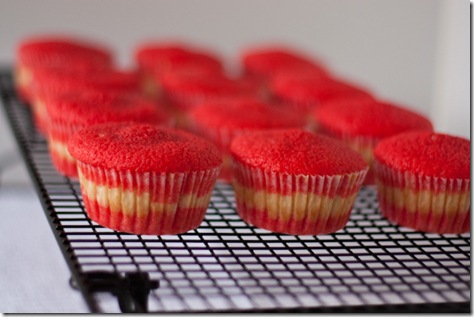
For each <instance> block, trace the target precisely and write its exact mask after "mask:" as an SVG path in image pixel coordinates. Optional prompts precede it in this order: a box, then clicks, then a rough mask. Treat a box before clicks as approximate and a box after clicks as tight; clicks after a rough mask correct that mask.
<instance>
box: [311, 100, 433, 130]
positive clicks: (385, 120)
mask: <svg viewBox="0 0 474 317" xmlns="http://www.w3.org/2000/svg"><path fill="white" fill-rule="evenodd" d="M315 119H316V121H317V123H318V124H319V125H320V127H321V128H322V130H323V131H324V130H328V131H330V132H332V133H337V134H342V135H350V136H369V137H375V138H385V137H389V136H392V135H395V134H398V133H402V132H407V131H410V130H429V131H432V130H433V126H432V124H431V122H430V121H429V120H428V119H426V118H425V117H423V116H421V115H419V114H417V113H415V112H413V111H410V110H408V109H404V108H402V107H399V106H396V105H394V104H391V103H387V102H382V101H378V100H375V99H373V100H370V99H366V98H359V99H357V98H354V99H338V100H335V101H334V103H327V104H325V105H323V106H321V107H317V108H316V110H315Z"/></svg>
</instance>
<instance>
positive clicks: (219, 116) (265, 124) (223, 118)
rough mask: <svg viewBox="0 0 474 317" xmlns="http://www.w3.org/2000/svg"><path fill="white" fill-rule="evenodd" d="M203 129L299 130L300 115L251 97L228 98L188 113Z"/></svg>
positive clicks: (301, 121) (303, 120)
mask: <svg viewBox="0 0 474 317" xmlns="http://www.w3.org/2000/svg"><path fill="white" fill-rule="evenodd" d="M190 116H191V118H192V119H194V120H195V121H196V122H199V124H200V125H201V126H203V127H209V128H227V129H241V130H245V129H272V128H302V127H304V125H305V123H306V120H305V118H304V117H303V116H301V115H300V114H297V113H295V112H291V111H289V110H288V109H287V108H283V107H278V106H276V105H273V104H269V103H265V102H263V101H259V100H257V99H254V98H229V99H227V100H226V99H223V100H219V101H217V100H216V101H211V102H209V103H205V104H200V105H199V106H198V107H196V108H195V109H194V110H193V111H192V112H191V114H190Z"/></svg>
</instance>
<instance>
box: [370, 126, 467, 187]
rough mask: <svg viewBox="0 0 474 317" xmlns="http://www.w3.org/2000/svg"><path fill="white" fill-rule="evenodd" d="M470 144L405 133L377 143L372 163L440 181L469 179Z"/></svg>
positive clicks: (434, 135) (451, 138)
mask: <svg viewBox="0 0 474 317" xmlns="http://www.w3.org/2000/svg"><path fill="white" fill-rule="evenodd" d="M470 145H471V143H470V142H469V140H467V139H463V138H459V137H455V136H451V135H447V134H441V133H435V132H409V133H403V134H399V135H396V136H393V137H391V138H387V139H384V140H382V141H380V143H379V144H378V145H377V147H376V148H375V150H374V155H375V158H376V160H378V161H380V162H381V163H383V164H385V165H388V166H389V167H391V168H394V169H396V170H398V171H402V172H405V171H409V172H412V173H415V174H418V175H424V176H431V177H441V178H459V179H470V178H471V176H470V175H471V174H470V173H471V151H470Z"/></svg>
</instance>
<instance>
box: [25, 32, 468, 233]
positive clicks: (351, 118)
mask: <svg viewBox="0 0 474 317" xmlns="http://www.w3.org/2000/svg"><path fill="white" fill-rule="evenodd" d="M18 56H19V58H18V62H17V67H16V73H17V76H16V79H17V86H18V87H19V92H20V94H21V96H23V98H25V99H26V100H30V101H31V103H32V105H33V110H34V113H35V118H36V121H37V123H38V127H39V128H40V129H42V130H43V131H44V133H46V135H47V136H48V140H49V148H50V151H51V155H52V158H53V162H54V163H55V166H56V167H57V168H58V170H59V171H61V172H62V173H64V174H66V175H68V176H77V175H78V169H77V166H76V165H77V164H76V158H75V157H73V156H71V155H70V154H69V152H68V150H67V142H68V141H69V139H70V138H71V137H72V136H73V135H74V134H75V133H76V132H77V131H79V130H81V129H83V128H85V127H87V126H91V125H95V124H100V123H104V122H123V121H135V122H141V123H152V124H155V125H156V124H158V125H164V126H171V125H174V124H175V125H177V126H178V127H180V128H185V129H187V130H189V131H191V132H193V133H196V134H199V135H200V136H203V137H205V138H207V139H209V140H210V141H212V142H213V143H214V144H215V145H217V147H218V149H219V150H220V152H221V154H223V157H224V167H223V169H222V173H221V174H220V177H221V178H223V179H226V180H230V179H231V178H232V175H240V174H239V173H240V172H239V171H238V170H237V171H236V170H235V169H234V171H232V163H231V162H232V159H231V143H232V140H233V139H234V138H236V137H238V136H239V135H246V134H248V133H250V132H253V131H259V130H268V129H284V128H306V129H308V130H314V131H316V132H318V133H324V134H327V135H329V136H331V137H333V138H337V139H340V140H342V141H343V142H345V143H346V144H347V145H349V146H350V147H352V148H353V149H354V150H356V151H358V152H359V153H360V154H362V155H363V157H364V159H365V160H366V162H367V163H368V164H369V165H372V163H373V161H374V157H373V149H374V147H375V146H376V145H377V144H378V143H379V142H380V141H381V140H383V139H385V138H388V137H390V136H393V135H397V134H400V133H403V132H407V131H411V130H427V131H431V130H432V125H431V123H430V122H429V120H427V119H426V118H424V117H422V116H421V115H419V114H416V113H414V112H412V111H409V110H408V109H405V108H403V107H400V106H397V105H394V104H391V103H388V102H385V101H381V100H379V99H377V98H376V97H375V96H374V95H372V94H371V93H369V92H368V91H367V90H366V89H363V88H361V87H358V86H355V85H353V84H350V83H348V82H347V81H343V80H341V79H336V78H335V77H334V76H333V75H331V74H330V73H329V71H328V70H327V68H323V67H322V66H321V64H320V63H318V62H316V61H315V60H313V59H310V58H308V57H307V56H303V55H302V54H300V53H297V52H295V51H291V50H289V49H286V50H284V49H281V48H280V49H276V48H263V49H254V50H250V51H248V52H246V53H244V54H243V55H242V59H241V64H242V68H243V76H242V77H240V78H238V79H236V78H230V77H229V76H228V75H226V74H225V72H224V66H223V63H222V62H221V60H220V59H219V58H217V56H216V55H214V54H212V53H210V52H209V51H202V50H197V49H195V48H191V47H190V46H187V45H184V44H182V43H177V44H176V43H174V44H173V43H167V44H164V43H147V44H145V45H143V46H141V47H139V48H138V49H137V51H136V54H135V59H136V62H137V65H138V68H137V70H136V71H132V72H123V71H118V70H117V69H116V68H115V66H114V65H113V58H112V55H111V54H110V52H109V51H107V50H105V49H103V48H99V47H97V46H94V45H92V44H90V43H86V42H80V41H78V40H71V39H33V40H28V41H25V42H24V43H23V45H21V46H20V49H19V54H18ZM310 152H311V150H310V149H306V152H302V153H303V154H301V153H300V154H298V155H300V157H299V159H301V160H305V156H307V157H310V156H311V154H310ZM130 155H131V154H130ZM287 155H288V156H289V157H291V155H290V154H287ZM301 155H303V156H301ZM333 157H337V154H334V153H333V155H331V161H330V162H332V164H336V163H335V159H334V158H333ZM266 159H268V158H265V157H262V158H261V160H266ZM306 160H307V158H306ZM234 161H235V160H234ZM372 170H373V169H371V170H370V171H369V174H368V176H367V177H366V183H373V182H374V177H373V174H372ZM359 172H360V171H359ZM323 173H324V171H323ZM364 175H365V174H364ZM306 176H308V175H306ZM313 176H314V175H313ZM362 179H363V177H362ZM86 183H87V182H86ZM234 184H237V185H235V186H236V188H242V186H241V185H239V184H238V180H237V179H235V181H234ZM351 184H352V186H353V187H352V189H353V190H355V193H356V192H357V190H358V188H359V187H360V185H358V184H356V183H351ZM379 184H380V182H379ZM404 184H405V183H404ZM94 186H95V185H94ZM94 186H92V187H94ZM239 186H240V187H239ZM271 186H273V185H271ZM332 186H335V187H338V186H336V185H332ZM463 186H464V187H465V185H463ZM461 187H462V186H461ZM464 187H463V188H464ZM94 188H96V187H94ZM449 188H450V187H449ZM449 188H448V190H447V192H450V191H451V190H450V189H449ZM417 190H418V188H417ZM247 192H248V191H242V190H238V189H236V195H237V196H238V197H242V195H241V194H242V193H247ZM385 192H386V191H384V190H379V195H380V194H381V193H382V194H383V193H385ZM402 192H403V191H402ZM451 192H453V193H454V191H451ZM239 193H240V194H239ZM239 195H240V196H239ZM257 195H262V193H258V194H257ZM284 195H286V194H284ZM388 195H391V196H390V197H392V196H393V191H391V192H390V194H388ZM405 196H406V195H405ZM405 196H397V197H398V198H397V199H396V200H399V198H400V197H401V198H403V197H405ZM121 197H122V196H121ZM244 197H247V198H248V194H244ZM305 197H306V196H305ZM406 197H408V196H406ZM463 197H464V196H463ZM319 199H321V197H319ZM409 199H411V200H413V197H411V196H410V198H405V200H407V201H408V200H409ZM415 199H417V198H415ZM433 199H434V198H433ZM436 199H438V200H439V198H436ZM463 199H464V198H463ZM387 200H388V199H385V201H387ZM402 200H403V199H402ZM418 200H419V199H418ZM418 200H416V201H418ZM237 201H239V199H237ZM277 201H280V200H278V199H277ZM283 201H284V200H283ZM324 201H326V200H324ZM381 201H383V199H381ZM391 201H392V205H393V199H391ZM457 201H458V203H459V204H460V200H459V199H458V200H457ZM349 202H350V200H349ZM352 202H353V200H352ZM462 202H463V204H464V205H465V203H466V199H464V200H462ZM468 203H469V201H468ZM272 204H273V205H274V203H272ZM283 204H284V203H283ZM420 204H421V203H420ZM452 204H454V203H451V205H452ZM459 204H458V205H459ZM244 205H245V204H240V206H241V207H239V213H240V211H242V210H243V209H244V207H242V206H244ZM295 205H299V206H301V203H295ZM415 205H416V204H415ZM425 205H426V202H425ZM438 205H439V204H438ZM448 205H449V204H447V205H446V206H448ZM461 205H462V204H461ZM464 205H463V206H464ZM137 206H138V205H137ZM176 206H177V205H175V208H176ZM206 206H207V205H206ZM260 206H261V204H260ZM292 206H293V205H292ZM321 206H322V205H321ZM324 206H325V207H328V205H327V204H324ZM336 206H338V204H336ZM344 206H346V205H344ZM348 206H349V207H351V206H352V203H348ZM443 206H444V205H443ZM469 206H470V204H469ZM346 207H347V206H346ZM307 208H308V210H313V209H314V206H313V207H311V208H310V207H309V205H308V207H307ZM440 208H441V207H439V208H438V209H440ZM90 209H91V207H89V208H88V210H90ZM343 209H344V208H343ZM425 209H426V208H425ZM441 209H442V210H448V208H445V209H443V208H441ZM451 209H452V208H451ZM461 209H462V208H461ZM468 209H469V208H468ZM318 210H319V209H317V208H316V209H315V210H313V211H311V212H312V213H314V212H316V214H317V213H318V212H319V211H318ZM382 210H388V207H382ZM463 210H464V209H463ZM204 212H205V209H204ZM349 212H350V208H349V209H348V211H347V210H345V213H344V217H346V216H348V214H349ZM450 212H451V211H450ZM284 213H286V214H287V213H288V212H287V211H285V212H284ZM300 213H301V212H300ZM446 213H448V212H446ZM463 213H464V214H465V212H464V211H463ZM202 214H203V213H202ZM277 214H278V213H277ZM241 215H242V217H243V218H244V219H245V220H247V221H249V222H251V223H254V224H256V225H259V226H262V227H266V228H268V229H270V230H275V231H278V232H289V233H300V234H302V233H306V234H308V233H312V234H317V233H322V232H325V231H324V230H323V231H321V230H320V228H319V229H317V230H316V229H314V228H313V229H314V230H316V231H314V230H313V231H311V232H310V231H304V230H303V229H302V228H300V229H301V230H296V231H295V230H290V231H289V229H288V230H285V229H284V228H283V227H285V225H283V227H282V225H281V224H280V225H278V226H279V227H272V226H270V227H268V226H265V225H262V224H260V223H255V221H252V220H249V219H250V218H248V217H246V216H244V215H243V214H242V213H241ZM273 215H275V212H273ZM386 215H387V216H388V217H389V219H391V220H393V221H395V222H396V223H400V224H403V225H407V226H411V227H416V228H417V229H420V230H431V231H433V230H434V231H441V230H436V228H435V226H434V225H431V226H430V229H423V228H424V227H420V226H415V225H414V224H412V223H411V222H403V221H400V220H399V219H398V218H396V217H391V216H390V214H389V213H386ZM282 217H283V218H282V219H285V217H284V216H282ZM305 217H306V216H305ZM344 217H342V218H341V219H346V218H344ZM405 218H406V217H405ZM93 219H94V218H93ZM303 219H306V218H303ZM463 219H464V218H463ZM300 220H301V219H300ZM341 221H342V222H343V223H344V224H345V221H347V219H346V220H345V221H343V220H341ZM98 222H99V223H102V224H103V221H102V222H101V221H98ZM287 225H288V224H287ZM310 227H311V226H310ZM336 227H337V226H334V228H335V229H337V228H336ZM448 227H449V226H448ZM282 228H283V229H282ZM459 230H460V229H459V228H458V227H456V228H452V227H449V228H447V229H446V228H445V229H444V231H443V232H454V231H456V232H458V231H459ZM125 231H127V230H125ZM330 231H331V230H330ZM132 232H134V231H132ZM155 233H156V232H155Z"/></svg>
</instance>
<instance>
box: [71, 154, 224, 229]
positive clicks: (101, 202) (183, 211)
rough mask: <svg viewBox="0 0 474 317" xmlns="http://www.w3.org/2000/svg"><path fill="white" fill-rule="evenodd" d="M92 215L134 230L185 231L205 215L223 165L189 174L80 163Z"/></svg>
mask: <svg viewBox="0 0 474 317" xmlns="http://www.w3.org/2000/svg"><path fill="white" fill-rule="evenodd" d="M78 170H79V180H80V183H81V192H82V196H83V200H84V206H85V209H86V212H87V214H88V216H89V217H90V218H91V219H92V220H94V221H95V222H97V223H98V224H100V225H102V226H105V227H108V228H111V229H114V230H118V231H123V232H130V233H134V234H153V235H155V234H156V235H159V234H179V233H184V232H186V231H189V230H192V229H195V228H196V227H198V226H199V225H200V223H201V222H202V220H203V219H204V215H205V213H206V210H207V207H208V204H209V201H210V197H211V194H212V189H213V187H214V184H215V181H216V178H217V175H218V173H219V170H220V168H215V169H210V170H206V171H199V172H189V173H152V172H146V173H134V172H130V171H115V170H109V169H103V168H97V167H93V166H90V165H88V164H84V163H82V162H78Z"/></svg>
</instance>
